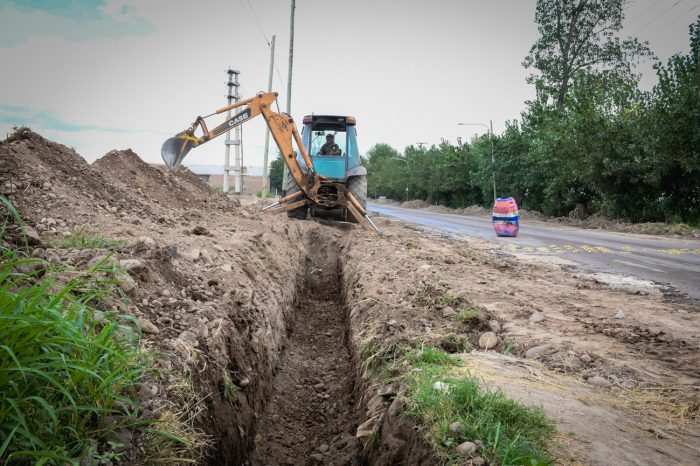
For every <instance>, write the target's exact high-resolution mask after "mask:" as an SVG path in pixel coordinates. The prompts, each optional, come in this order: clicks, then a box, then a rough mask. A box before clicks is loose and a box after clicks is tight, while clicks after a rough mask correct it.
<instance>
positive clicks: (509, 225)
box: [492, 197, 520, 236]
mask: <svg viewBox="0 0 700 466" xmlns="http://www.w3.org/2000/svg"><path fill="white" fill-rule="evenodd" d="M492 223H493V229H494V230H495V231H496V234H497V235H498V236H518V230H519V229H520V222H519V218H518V204H516V203H515V199H513V198H512V197H499V198H498V199H496V202H495V203H494V204H493V217H492Z"/></svg>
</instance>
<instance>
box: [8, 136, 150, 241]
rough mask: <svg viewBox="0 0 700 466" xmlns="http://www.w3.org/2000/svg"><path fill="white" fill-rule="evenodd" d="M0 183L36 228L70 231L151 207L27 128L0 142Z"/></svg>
mask: <svg viewBox="0 0 700 466" xmlns="http://www.w3.org/2000/svg"><path fill="white" fill-rule="evenodd" d="M0 186H1V187H2V194H4V195H6V196H7V197H8V198H9V199H10V200H11V201H12V202H13V203H14V204H15V205H16V206H17V207H18V208H19V210H20V212H21V213H22V215H23V217H24V219H25V221H27V222H28V223H29V224H31V225H36V227H37V229H38V230H39V231H40V232H41V231H46V232H52V233H57V232H63V231H69V230H71V229H72V228H74V227H76V226H80V225H83V224H91V223H92V221H93V220H94V219H95V218H96V217H99V216H101V215H114V214H116V213H117V212H119V211H123V212H130V213H139V214H141V215H143V216H147V215H148V216H150V215H153V213H154V210H153V209H152V207H151V205H150V204H149V203H148V201H147V200H144V199H142V198H139V197H137V196H134V195H133V194H132V193H131V192H129V191H127V190H123V189H119V188H117V187H116V186H114V185H113V184H112V183H111V182H110V180H109V179H108V178H106V177H105V176H103V175H102V173H100V172H99V171H98V170H95V169H94V168H93V167H91V166H90V165H88V163H87V162H85V160H84V159H83V158H82V157H80V155H78V154H77V153H76V152H75V151H74V150H73V149H69V148H67V147H66V146H63V145H61V144H57V143H55V142H52V141H48V140H46V139H44V138H43V137H42V136H40V135H38V134H36V133H34V132H32V131H30V130H28V129H26V128H25V129H20V130H18V131H17V132H15V133H14V134H13V135H11V136H10V137H9V138H7V139H6V140H5V141H3V142H0Z"/></svg>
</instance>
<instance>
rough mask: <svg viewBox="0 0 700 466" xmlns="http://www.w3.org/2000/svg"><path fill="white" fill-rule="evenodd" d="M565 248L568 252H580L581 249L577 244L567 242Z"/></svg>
mask: <svg viewBox="0 0 700 466" xmlns="http://www.w3.org/2000/svg"><path fill="white" fill-rule="evenodd" d="M564 249H566V250H567V251H568V252H573V253H579V252H581V250H580V249H579V248H577V247H575V246H572V245H570V244H565V245H564Z"/></svg>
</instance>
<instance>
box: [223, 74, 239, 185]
mask: <svg viewBox="0 0 700 466" xmlns="http://www.w3.org/2000/svg"><path fill="white" fill-rule="evenodd" d="M226 73H227V74H228V82H227V83H226V86H227V87H228V93H227V95H226V100H227V102H228V104H229V105H231V104H232V103H233V101H234V99H236V96H237V95H238V74H239V72H238V71H236V70H232V69H231V68H229V69H228V71H226ZM234 75H235V80H234ZM234 87H235V91H234ZM236 100H237V99H236ZM230 118H231V110H229V111H228V112H226V120H229V119H230ZM224 144H225V145H226V152H225V153H224V185H223V187H222V190H223V191H224V192H225V193H227V192H228V191H229V182H228V177H229V174H230V170H231V165H230V161H231V159H230V156H231V146H232V145H236V141H235V139H234V140H233V141H232V140H231V131H227V132H226V140H225V141H224ZM234 159H235V155H234ZM234 173H235V171H234Z"/></svg>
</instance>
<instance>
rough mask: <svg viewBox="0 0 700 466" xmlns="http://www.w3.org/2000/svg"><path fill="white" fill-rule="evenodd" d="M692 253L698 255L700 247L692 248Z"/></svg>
mask: <svg viewBox="0 0 700 466" xmlns="http://www.w3.org/2000/svg"><path fill="white" fill-rule="evenodd" d="M693 254H697V255H699V256H700V248H698V249H694V250H693Z"/></svg>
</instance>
